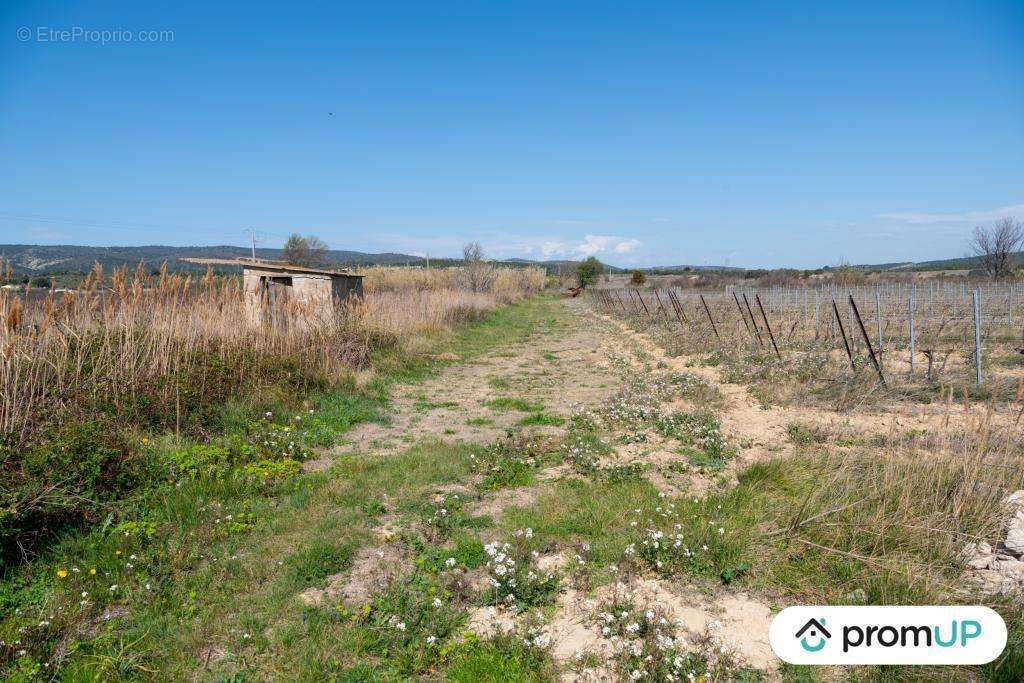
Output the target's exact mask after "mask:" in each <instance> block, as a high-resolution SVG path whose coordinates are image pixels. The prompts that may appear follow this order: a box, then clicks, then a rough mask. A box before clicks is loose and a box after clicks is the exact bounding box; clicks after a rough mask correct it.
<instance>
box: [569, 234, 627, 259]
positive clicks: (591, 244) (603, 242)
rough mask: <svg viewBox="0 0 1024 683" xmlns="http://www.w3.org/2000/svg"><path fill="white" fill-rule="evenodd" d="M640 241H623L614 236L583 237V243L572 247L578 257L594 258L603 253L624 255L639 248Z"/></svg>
mask: <svg viewBox="0 0 1024 683" xmlns="http://www.w3.org/2000/svg"><path fill="white" fill-rule="evenodd" d="M640 244H641V243H640V240H637V239H624V238H622V237H616V236H615V235H584V236H583V242H581V243H580V244H577V245H576V246H575V247H573V253H574V254H576V255H578V256H583V257H587V256H596V255H598V254H601V253H604V252H614V253H616V254H626V253H629V252H631V251H633V250H634V249H636V248H637V247H639V246H640Z"/></svg>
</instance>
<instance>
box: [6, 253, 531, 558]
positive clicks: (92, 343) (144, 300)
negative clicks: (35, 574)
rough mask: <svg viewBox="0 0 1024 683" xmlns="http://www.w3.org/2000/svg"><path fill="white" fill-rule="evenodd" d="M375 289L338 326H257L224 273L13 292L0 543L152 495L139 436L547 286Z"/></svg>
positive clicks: (339, 317)
mask: <svg viewBox="0 0 1024 683" xmlns="http://www.w3.org/2000/svg"><path fill="white" fill-rule="evenodd" d="M488 267H490V266H488ZM366 276H367V277H366V280H367V288H366V289H367V291H366V295H365V297H364V298H362V299H359V300H353V301H349V302H347V303H346V304H345V305H344V306H342V307H341V308H340V309H339V310H326V311H325V310H319V309H307V308H304V307H303V306H302V305H301V304H299V303H297V302H294V301H292V302H289V303H288V306H287V310H286V311H285V312H284V315H283V316H281V317H279V319H278V320H277V321H276V323H275V324H273V325H269V324H260V323H257V322H253V321H252V320H251V319H250V317H249V316H248V315H247V314H246V307H245V301H244V299H243V293H242V287H241V280H240V278H238V277H223V276H215V275H214V274H213V273H212V272H208V273H207V274H206V276H205V277H202V278H199V279H194V278H192V277H191V276H189V275H187V274H178V273H171V272H168V271H167V269H166V267H165V268H163V269H162V270H161V271H160V273H159V275H157V276H152V275H149V274H147V273H146V271H145V269H144V268H143V267H142V266H141V264H140V267H139V268H137V269H136V270H135V272H134V273H132V272H129V271H128V270H127V269H122V270H118V271H116V272H114V273H113V274H111V275H107V274H105V273H104V272H103V270H102V268H100V267H99V266H98V265H97V267H96V268H95V270H94V271H93V272H92V273H91V274H90V275H89V276H88V277H87V278H86V279H85V281H84V283H83V284H82V286H81V287H80V288H79V289H78V290H76V291H73V292H62V293H54V292H45V293H44V292H33V291H31V290H30V291H29V292H27V293H25V295H23V296H19V295H18V294H16V293H15V292H13V291H11V290H6V289H5V290H0V476H2V477H3V479H4V482H3V485H2V486H0V541H8V540H10V539H11V538H20V537H22V536H23V535H24V534H26V533H29V534H35V533H37V532H41V530H42V529H44V528H45V527H46V526H47V524H48V522H47V520H50V519H51V518H52V516H53V514H58V517H59V518H61V519H64V518H69V519H73V518H77V517H78V516H79V515H80V514H81V513H82V511H83V509H85V508H97V509H98V508H99V507H101V506H100V505H99V503H100V502H102V501H110V500H113V499H117V497H118V496H119V495H122V494H123V493H124V492H125V491H127V490H130V489H131V488H133V487H134V486H136V485H138V483H139V482H141V481H143V480H144V479H145V478H146V476H147V475H146V472H145V471H144V470H145V469H146V465H145V462H144V461H145V458H142V457H140V455H139V447H138V443H137V440H136V439H137V434H138V433H140V432H141V433H147V432H148V433H160V432H161V431H166V430H172V431H173V432H174V433H176V434H182V433H186V434H194V435H199V434H203V433H207V432H208V431H209V430H212V429H215V428H216V423H217V421H218V420H219V419H221V416H222V414H223V411H224V407H225V405H226V404H228V403H230V402H231V401H235V402H240V403H243V404H253V403H259V402H261V401H266V400H267V399H268V398H272V397H274V396H278V397H284V398H286V399H287V398H288V397H291V400H294V397H296V396H304V395H307V394H309V392H310V391H325V390H329V389H331V388H333V387H338V386H343V385H345V383H346V382H348V381H349V380H350V378H351V376H352V371H353V370H354V369H357V368H360V367H363V366H365V365H366V364H367V363H368V360H369V358H370V356H371V354H372V353H374V352H375V351H377V350H381V349H399V350H401V349H404V348H405V347H406V346H407V345H409V344H410V342H412V341H413V340H414V339H416V338H417V335H422V334H424V333H431V332H437V331H441V330H444V329H446V328H449V327H451V326H452V325H455V324H457V323H460V322H464V321H467V320H471V319H475V318H477V317H480V316H481V315H482V314H484V313H485V312H487V311H489V310H492V309H494V308H496V307H498V306H501V305H503V304H507V303H511V302H514V301H517V300H519V299H521V298H523V297H526V296H529V295H531V294H533V293H535V292H537V291H539V290H540V289H541V288H543V286H544V284H545V279H544V274H543V272H542V271H539V270H537V269H526V270H522V271H513V270H498V269H495V270H494V277H493V279H492V281H491V285H490V287H489V288H488V290H487V291H476V292H470V291H467V289H466V287H465V286H464V285H463V280H462V273H461V271H460V269H457V268H456V269H449V270H444V271H423V270H414V269H402V268H378V269H371V270H369V271H368V272H367V273H366ZM26 301H29V302H31V303H29V304H26ZM133 434H135V435H136V437H135V438H133ZM40 515H42V516H40Z"/></svg>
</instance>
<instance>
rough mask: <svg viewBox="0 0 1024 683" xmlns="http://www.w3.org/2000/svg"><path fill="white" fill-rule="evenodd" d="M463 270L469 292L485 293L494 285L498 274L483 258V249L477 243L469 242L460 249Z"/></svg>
mask: <svg viewBox="0 0 1024 683" xmlns="http://www.w3.org/2000/svg"><path fill="white" fill-rule="evenodd" d="M462 260H463V262H464V265H463V270H464V272H465V276H466V285H467V286H468V287H469V289H470V291H473V292H486V291H487V290H489V289H490V288H491V285H492V284H494V280H495V279H496V278H497V277H498V272H497V270H496V269H495V267H494V266H492V265H491V264H489V263H487V261H486V260H485V258H484V248H483V247H481V246H480V243H479V242H470V243H469V244H467V245H466V246H464V247H463V248H462Z"/></svg>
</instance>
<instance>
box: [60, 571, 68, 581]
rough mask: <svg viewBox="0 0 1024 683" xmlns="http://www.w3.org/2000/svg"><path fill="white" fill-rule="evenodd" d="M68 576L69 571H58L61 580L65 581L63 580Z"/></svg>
mask: <svg viewBox="0 0 1024 683" xmlns="http://www.w3.org/2000/svg"><path fill="white" fill-rule="evenodd" d="M67 575H68V570H67V569H58V570H57V576H59V577H60V578H62V579H63V578H65V577H66V576H67Z"/></svg>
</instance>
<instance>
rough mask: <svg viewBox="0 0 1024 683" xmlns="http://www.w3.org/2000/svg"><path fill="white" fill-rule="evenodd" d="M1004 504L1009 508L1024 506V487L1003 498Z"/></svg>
mask: <svg viewBox="0 0 1024 683" xmlns="http://www.w3.org/2000/svg"><path fill="white" fill-rule="evenodd" d="M1003 505H1004V506H1005V507H1008V508H1012V509H1016V508H1019V507H1021V506H1024V489H1022V490H1019V491H1014V492H1013V493H1011V494H1010V495H1008V496H1007V497H1006V498H1003Z"/></svg>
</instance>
